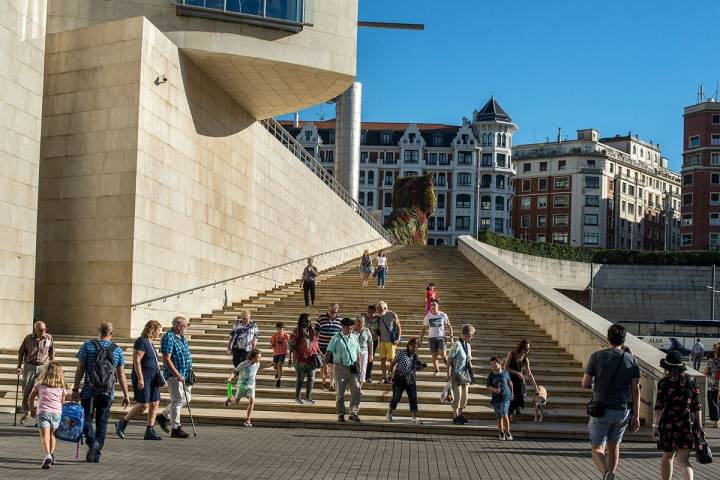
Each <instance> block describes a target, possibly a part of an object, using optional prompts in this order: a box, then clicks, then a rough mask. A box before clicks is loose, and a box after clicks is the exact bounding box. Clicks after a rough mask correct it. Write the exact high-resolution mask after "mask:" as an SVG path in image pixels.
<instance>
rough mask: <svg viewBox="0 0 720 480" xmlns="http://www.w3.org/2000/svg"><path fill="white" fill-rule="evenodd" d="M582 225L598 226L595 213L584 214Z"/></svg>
mask: <svg viewBox="0 0 720 480" xmlns="http://www.w3.org/2000/svg"><path fill="white" fill-rule="evenodd" d="M583 220H584V223H585V225H597V224H598V216H597V214H595V213H586V214H585V215H584V218H583Z"/></svg>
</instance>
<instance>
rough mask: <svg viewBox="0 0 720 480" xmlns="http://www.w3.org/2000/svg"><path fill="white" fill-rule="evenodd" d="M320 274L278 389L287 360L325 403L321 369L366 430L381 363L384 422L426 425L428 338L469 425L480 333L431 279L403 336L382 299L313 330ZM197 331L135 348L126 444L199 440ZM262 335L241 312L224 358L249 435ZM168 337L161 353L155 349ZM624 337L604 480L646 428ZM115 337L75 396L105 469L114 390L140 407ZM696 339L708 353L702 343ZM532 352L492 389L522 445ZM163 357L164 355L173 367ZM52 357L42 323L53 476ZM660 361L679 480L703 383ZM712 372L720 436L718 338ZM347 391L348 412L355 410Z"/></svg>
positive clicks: (595, 394) (379, 260) (595, 422)
mask: <svg viewBox="0 0 720 480" xmlns="http://www.w3.org/2000/svg"><path fill="white" fill-rule="evenodd" d="M370 258H371V257H370V255H369V253H368V252H367V251H366V252H365V253H364V254H363V257H362V259H361V264H360V273H361V275H362V286H363V287H365V286H367V283H368V279H369V276H370V275H371V274H372V275H374V276H376V277H377V279H378V286H379V287H380V288H384V286H385V278H386V275H387V267H388V264H387V257H386V256H385V255H384V253H383V252H380V253H379V254H378V255H377V257H376V258H375V262H374V263H375V266H374V267H373V262H372V261H371V260H370ZM318 276H319V272H318V270H317V268H316V267H314V266H313V263H312V259H308V263H307V267H305V269H304V271H303V274H302V290H303V296H304V300H305V306H306V311H304V312H302V313H301V314H300V315H299V317H298V320H297V325H296V326H295V327H294V328H292V329H291V330H290V331H288V332H286V331H285V328H284V324H283V322H277V323H276V326H275V332H274V334H273V335H272V336H271V337H270V346H271V348H272V369H273V371H274V375H275V380H276V383H275V386H276V387H278V388H280V387H281V386H282V383H281V381H282V376H283V367H284V365H285V362H286V360H288V363H289V365H291V366H293V367H294V370H295V374H296V381H295V402H296V403H297V404H299V405H313V404H315V403H316V402H315V400H314V399H313V397H312V393H313V387H314V382H315V375H316V372H317V371H320V375H321V379H322V386H323V389H324V390H329V391H331V392H333V391H334V392H335V410H336V414H337V419H338V421H339V422H346V419H347V420H348V421H350V422H361V418H360V407H361V402H362V397H363V384H365V383H371V382H372V372H373V364H374V358H375V357H376V355H377V357H378V358H379V360H380V370H381V372H380V373H381V374H380V376H379V377H380V382H382V383H384V384H390V385H391V390H392V396H391V399H390V401H389V405H388V409H387V412H386V415H385V418H386V420H387V421H389V422H394V421H396V410H397V407H398V404H399V403H400V401H401V399H402V397H403V395H406V396H407V400H408V403H409V411H410V421H411V422H412V423H414V424H417V425H420V424H423V420H422V419H421V418H420V406H419V402H418V386H417V372H418V371H421V370H423V369H425V368H427V366H428V364H427V363H425V362H422V361H420V356H419V354H418V349H419V348H421V347H422V346H423V341H424V340H425V338H426V336H427V340H428V347H429V352H430V359H431V362H432V365H433V370H434V375H441V374H443V375H444V378H445V380H446V387H445V389H444V390H443V394H442V396H441V397H442V398H441V400H442V401H443V402H444V403H447V404H449V405H450V407H451V410H452V417H451V418H452V423H453V424H455V425H464V424H466V423H468V419H467V418H466V415H465V410H466V408H467V405H468V403H469V394H470V386H471V385H473V384H475V373H474V368H475V367H474V365H473V353H472V347H471V342H472V339H473V337H474V335H475V327H474V326H473V325H470V324H464V325H462V327H461V328H460V335H459V337H457V338H456V337H455V334H454V331H453V326H452V324H451V322H450V318H449V316H448V315H447V314H446V313H445V312H443V311H441V310H440V299H439V295H438V292H437V289H436V288H435V285H434V284H432V283H430V284H429V285H428V286H427V289H426V292H425V293H426V295H425V302H424V305H423V306H424V311H425V316H424V319H423V323H422V328H421V331H420V335H419V339H418V338H416V337H411V338H407V339H405V340H403V337H402V325H401V321H400V319H399V317H398V315H397V314H396V313H395V312H393V311H392V310H390V309H389V307H388V305H387V303H386V302H385V301H379V302H377V303H376V304H371V305H369V306H368V307H367V310H366V311H365V312H363V313H361V314H358V315H355V316H354V317H349V316H345V317H343V316H341V315H340V306H339V305H338V304H337V303H333V304H331V305H330V306H329V308H328V310H327V313H325V314H322V315H320V316H319V317H318V318H317V321H316V322H315V323H314V324H313V321H312V318H311V317H310V314H309V313H308V312H307V309H308V308H309V307H311V306H313V305H314V302H315V287H316V285H315V282H316V278H317V277H318ZM188 324H189V323H188V320H187V319H186V318H184V317H181V316H178V317H175V318H174V319H173V320H172V326H171V328H170V329H169V330H168V331H167V332H165V333H164V334H162V326H161V324H160V323H159V322H157V321H154V320H151V321H149V322H147V324H146V325H145V327H144V329H143V331H142V333H141V335H140V336H139V337H138V338H137V339H136V340H135V342H134V345H133V350H132V371H131V375H130V378H131V385H132V389H133V401H134V406H133V407H132V408H130V409H129V410H128V411H127V412H126V413H125V415H124V416H123V417H122V418H121V419H119V420H118V421H117V422H116V423H115V433H116V434H117V436H118V437H120V438H125V434H126V431H127V428H128V425H129V423H130V421H131V420H132V419H133V418H135V417H137V416H139V415H141V414H143V413H145V412H146V415H147V421H146V429H145V432H144V439H146V440H162V437H161V436H160V435H159V434H158V432H157V431H156V430H155V423H156V422H157V423H158V424H159V426H160V428H162V430H163V431H164V432H166V433H169V434H170V436H171V438H187V437H188V436H189V435H188V433H186V432H185V431H184V430H183V428H182V423H181V409H182V408H183V407H184V406H187V407H188V408H189V406H190V401H191V394H192V385H193V384H194V383H195V375H194V372H193V360H192V354H191V352H190V345H189V343H188V340H187V338H186V336H185V332H186V330H187V328H188ZM161 334H162V336H161ZM260 336H261V332H260V329H259V327H258V325H257V324H256V323H255V322H254V321H253V320H252V318H251V312H250V311H249V310H245V311H242V312H240V314H239V315H238V317H237V321H236V322H235V323H234V325H233V326H232V328H231V331H230V334H229V336H228V343H227V352H228V354H229V355H231V356H232V364H233V369H232V372H231V373H230V374H229V376H228V378H227V382H228V388H227V397H226V400H225V406H226V407H230V406H231V405H232V404H233V403H235V404H237V403H239V402H240V401H241V400H243V399H247V402H248V403H247V409H246V413H245V421H244V425H245V426H247V427H252V414H253V410H254V407H255V396H256V383H257V375H258V372H259V370H260V368H261V361H262V353H261V352H260V350H259V349H258V341H259V339H260ZM159 337H161V339H160V348H159V353H158V351H157V350H156V349H155V346H154V345H153V342H154V341H155V340H157V339H158V338H159ZM625 337H626V332H625V329H624V327H622V326H621V325H612V326H611V327H610V328H609V330H608V332H607V342H608V344H609V347H608V348H606V349H603V350H600V351H598V352H595V353H593V354H592V355H591V356H590V358H589V359H588V361H587V363H586V368H585V373H584V376H583V378H582V382H581V384H582V386H583V387H584V388H588V389H592V396H591V401H590V403H589V404H588V415H589V422H588V434H589V437H590V444H591V458H592V461H593V462H594V464H595V465H596V467H597V469H598V471H599V473H600V475H601V476H602V478H603V480H612V479H614V478H615V473H616V471H617V468H618V464H619V461H620V445H621V443H622V439H623V436H624V434H625V432H626V430H627V429H628V428H630V429H631V430H633V431H636V430H638V428H639V426H640V413H639V412H640V386H639V382H640V369H639V366H638V363H637V360H636V359H635V357H634V356H633V355H632V353H631V352H630V351H629V349H627V348H626V347H625V346H624V343H625ZM112 338H113V325H112V324H111V323H107V322H104V323H101V324H100V326H99V329H98V337H97V338H96V339H91V340H87V341H86V342H84V343H83V344H82V346H81V347H80V349H79V350H78V352H77V354H76V358H77V360H78V364H77V367H76V370H75V375H74V382H73V385H72V395H71V398H72V401H73V402H79V403H80V405H81V406H82V409H83V410H84V415H85V422H84V424H83V435H84V437H85V440H86V445H87V447H88V449H87V452H86V456H85V459H86V460H87V461H88V462H96V463H98V462H100V459H101V456H102V452H103V447H104V445H105V437H106V433H107V424H108V417H109V413H110V409H111V406H112V405H113V403H114V400H115V391H116V385H118V384H119V386H120V390H121V391H122V400H121V405H122V407H123V408H126V407H128V406H129V403H130V399H129V392H128V385H127V382H126V377H125V371H124V366H125V362H126V360H125V353H124V352H123V350H122V349H121V348H119V347H118V346H117V345H116V344H115V343H114V342H113V340H112ZM448 340H449V341H448ZM698 344H700V347H697V345H698ZM530 347H531V346H530V343H529V341H528V340H526V339H524V340H522V341H520V342H519V343H518V345H517V347H516V348H514V349H513V350H511V351H510V352H509V353H508V354H507V356H506V357H505V358H504V359H503V358H502V357H500V356H492V357H491V358H490V360H489V365H488V368H489V372H488V374H487V377H486V383H485V387H486V388H487V392H488V393H489V394H490V401H489V405H490V406H491V407H492V409H493V410H494V412H495V417H496V420H497V428H498V438H499V439H500V440H513V435H512V433H511V422H512V421H514V420H517V418H518V415H520V414H521V413H522V409H523V408H525V397H526V395H527V383H530V384H531V385H532V387H533V390H534V392H535V395H536V398H537V396H544V398H546V397H547V390H546V389H545V388H544V387H540V386H539V385H538V384H537V382H536V380H535V377H534V375H533V373H532V370H531V366H530V358H529V355H530V350H531V348H530ZM695 347H697V348H693V351H692V356H691V358H692V360H693V366H694V367H695V368H696V369H699V368H700V367H701V362H702V358H698V355H697V354H698V353H699V352H701V351H703V352H704V347H703V346H702V344H701V343H700V341H699V339H698V341H697V342H696V345H695ZM701 348H702V350H701ZM696 350H697V351H696ZM159 355H162V364H161V363H160V359H159ZM54 357H55V347H54V344H53V338H52V336H51V335H50V334H48V333H47V327H46V325H45V324H44V323H43V322H40V321H38V322H36V323H35V325H34V328H33V333H31V334H30V335H28V336H26V337H25V338H24V339H23V341H22V344H21V346H20V348H19V350H18V362H17V374H18V379H19V378H20V375H21V374H22V406H21V409H22V412H23V416H22V418H21V420H20V422H21V424H24V423H26V421H27V419H28V416H29V415H32V416H33V417H35V418H36V421H37V427H38V429H39V432H40V438H41V444H42V449H43V455H44V457H43V461H42V464H41V465H42V468H43V469H47V468H50V466H51V465H53V464H54V463H55V456H54V452H55V437H54V435H53V433H54V432H55V431H56V430H57V429H58V426H59V422H60V418H61V411H62V405H63V403H64V401H65V383H64V379H63V369H62V366H61V365H60V363H58V362H56V361H55V360H54ZM440 362H442V366H441V363H440ZM660 366H661V368H663V369H664V370H665V372H666V376H665V377H664V378H663V379H662V380H661V381H660V382H659V384H658V388H657V399H656V404H655V412H656V414H655V421H654V435H655V438H656V440H657V446H658V449H659V450H661V451H662V452H663V453H662V463H661V478H662V479H668V480H669V479H670V478H671V477H672V474H673V462H674V461H675V462H677V465H678V466H679V470H680V474H681V475H682V477H683V478H685V479H692V478H693V470H692V467H691V465H690V451H691V450H692V448H693V446H694V442H695V441H696V439H695V436H694V434H693V432H694V431H696V430H697V429H698V428H702V415H700V414H699V412H701V408H700V407H701V401H702V398H701V395H700V390H699V388H698V386H697V384H696V383H695V380H694V379H693V377H691V376H689V375H687V373H686V367H685V364H684V362H683V358H682V355H681V354H680V353H678V352H671V353H669V354H668V355H667V357H666V358H665V359H664V360H663V361H662V362H661V364H660ZM441 372H442V373H441ZM703 373H704V374H705V375H706V376H707V403H708V410H709V415H710V420H711V422H712V425H713V426H715V427H716V428H720V411H719V409H720V386H719V384H720V343H718V344H717V345H713V349H712V355H711V358H710V359H709V360H708V362H707V365H706V367H705V368H704V370H703ZM233 383H234V385H233ZM164 387H166V388H167V390H168V393H169V396H170V402H169V405H168V406H167V408H166V409H165V410H164V411H163V412H162V413H158V410H159V403H160V390H161V389H162V388H164ZM303 388H304V395H302V393H303ZM347 393H349V404H347V403H346V400H347V399H346V396H347V395H346V394H347ZM36 401H37V406H35V402H36ZM346 405H347V406H346ZM513 417H514V418H513ZM193 429H194V426H193Z"/></svg>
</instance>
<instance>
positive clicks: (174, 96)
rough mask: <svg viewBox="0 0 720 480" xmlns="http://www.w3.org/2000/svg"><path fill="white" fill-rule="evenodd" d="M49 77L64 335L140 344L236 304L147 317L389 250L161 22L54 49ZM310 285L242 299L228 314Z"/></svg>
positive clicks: (98, 31)
mask: <svg viewBox="0 0 720 480" xmlns="http://www.w3.org/2000/svg"><path fill="white" fill-rule="evenodd" d="M47 61H48V65H49V67H50V66H52V70H51V71H50V72H48V74H49V75H48V80H47V85H48V92H47V96H46V100H45V101H46V104H47V105H48V108H47V110H46V113H45V115H46V118H45V125H46V126H47V128H46V130H45V131H44V141H45V143H47V144H48V145H49V146H52V148H50V147H49V148H48V149H47V151H44V156H43V168H42V169H41V177H42V182H43V186H46V185H47V188H44V189H42V190H41V198H42V202H41V207H40V213H41V223H40V234H41V236H42V250H43V253H42V259H41V260H42V264H41V266H40V268H39V275H38V281H39V287H38V301H39V303H40V308H41V310H42V311H43V314H44V315H46V316H47V317H48V318H49V319H51V321H52V322H53V323H54V326H55V328H56V330H62V331H66V332H73V333H86V334H91V333H93V332H94V330H95V329H96V325H97V323H98V322H99V321H100V320H104V319H105V320H111V321H114V322H115V324H116V329H117V331H118V334H119V335H130V334H131V333H132V334H134V333H137V332H138V330H139V329H140V328H141V327H142V325H143V324H144V322H145V321H146V320H148V319H151V318H152V319H158V320H161V321H162V322H163V323H165V324H167V323H168V322H169V320H170V319H171V317H172V315H175V314H185V315H197V314H199V313H203V312H209V311H210V310H212V309H213V308H219V307H220V306H221V305H222V297H223V294H224V289H222V288H216V289H207V290H206V291H204V292H196V293H194V294H193V295H183V296H181V297H180V298H175V297H173V298H171V299H170V300H168V301H167V302H164V303H163V302H156V303H154V304H153V305H152V306H151V307H150V308H139V309H137V310H131V309H130V307H129V306H130V305H131V304H132V303H136V302H139V301H142V300H146V299H149V298H153V297H156V296H160V295H164V294H168V293H172V292H175V291H180V290H183V289H186V288H191V287H194V286H197V285H202V284H205V283H210V282H212V281H217V280H221V279H223V278H228V277H231V276H235V275H239V274H242V273H247V272H252V271H256V270H260V269H262V268H265V267H269V266H272V265H276V264H281V263H284V262H287V261H289V260H294V259H298V258H302V257H304V256H307V255H314V254H316V253H320V252H324V251H328V250H333V249H336V248H340V247H344V246H347V245H354V244H358V243H361V242H369V243H367V244H366V245H364V246H363V247H355V248H354V249H346V250H343V251H342V252H338V253H337V254H335V255H333V256H328V257H325V258H323V260H322V262H321V263H320V265H319V266H320V268H326V267H329V266H331V265H334V264H337V263H339V262H341V261H345V260H348V259H350V258H354V257H356V256H358V255H359V254H360V253H361V252H362V250H361V249H362V248H369V249H371V250H372V249H377V248H382V247H384V246H386V245H387V242H386V241H385V240H380V239H379V234H378V233H377V232H376V231H375V230H373V229H372V228H371V227H370V226H369V225H368V224H367V223H365V222H364V221H363V220H362V218H361V217H360V216H359V215H356V214H355V213H354V212H353V211H352V210H351V209H350V208H349V207H348V206H347V205H346V204H345V203H344V202H343V201H342V200H341V199H340V198H339V197H337V195H335V194H334V193H333V192H332V191H331V190H330V189H329V188H328V187H327V186H326V185H324V184H323V183H322V182H321V181H320V180H319V179H318V178H317V177H316V176H315V175H314V174H313V173H312V172H310V171H309V170H308V169H307V167H305V166H304V165H303V164H302V163H301V162H300V161H299V160H298V159H297V158H296V157H295V156H294V155H293V154H291V153H290V152H289V151H287V149H285V147H283V146H282V145H281V144H280V143H279V142H277V141H276V140H275V139H274V137H272V135H270V134H269V133H268V132H267V131H266V130H265V129H264V128H263V127H262V126H261V125H260V124H258V123H254V122H253V120H252V118H250V116H249V115H248V114H247V113H246V112H244V111H243V109H242V108H241V107H240V106H239V105H238V104H237V103H235V102H234V101H233V99H232V98H231V97H229V96H228V95H227V94H226V93H224V92H223V91H222V90H221V89H218V88H217V86H216V84H215V83H213V82H212V81H211V80H210V79H209V77H208V76H207V75H206V74H205V73H204V72H203V71H202V70H200V69H199V68H198V67H197V66H195V65H194V64H193V63H192V62H191V61H190V60H189V59H188V58H187V57H185V56H184V55H183V54H182V53H181V52H179V51H178V48H177V46H176V45H175V44H174V43H173V42H172V41H170V40H169V39H168V38H167V37H166V36H165V35H164V34H163V33H162V32H160V31H159V30H158V29H157V28H156V27H155V26H154V25H153V24H152V23H151V22H149V21H148V20H147V19H144V18H134V19H128V20H121V21H118V22H111V23H106V24H98V25H93V26H90V27H87V28H83V29H78V30H74V31H68V32H62V33H58V34H53V35H49V36H48V57H47ZM160 74H163V75H165V76H166V77H167V82H164V83H159V84H156V83H155V82H154V80H155V79H156V78H157V77H158V76H159V75H160ZM66 77H70V78H71V79H74V80H73V81H69V80H68V82H67V87H63V88H75V89H76V90H75V91H73V92H72V93H71V94H70V96H68V93H66V92H64V91H62V90H61V89H60V85H66V84H65V83H63V81H64V80H63V79H64V78H66ZM54 82H57V86H56V85H55V83H54ZM73 85H77V86H76V87H72V86H73ZM238 131H239V133H234V132H238ZM300 272H301V270H299V269H284V270H278V271H276V272H275V273H273V274H272V275H265V276H263V277H265V278H261V277H253V278H252V279H250V280H248V281H246V282H243V284H242V285H240V284H238V283H237V282H236V284H229V285H228V286H227V287H228V294H229V300H230V301H233V300H235V301H237V300H241V299H242V298H244V297H247V296H249V295H250V294H252V293H254V292H256V291H258V290H265V289H267V288H272V287H273V286H274V284H275V283H284V282H287V281H290V280H292V279H294V278H297V277H298V276H299V274H300Z"/></svg>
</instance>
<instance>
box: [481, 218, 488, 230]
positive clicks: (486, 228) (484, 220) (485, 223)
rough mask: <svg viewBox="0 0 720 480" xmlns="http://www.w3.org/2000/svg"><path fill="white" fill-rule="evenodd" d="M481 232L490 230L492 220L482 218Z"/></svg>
mask: <svg viewBox="0 0 720 480" xmlns="http://www.w3.org/2000/svg"><path fill="white" fill-rule="evenodd" d="M480 230H490V219H489V218H481V219H480Z"/></svg>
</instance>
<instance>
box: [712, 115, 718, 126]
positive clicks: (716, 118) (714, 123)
mask: <svg viewBox="0 0 720 480" xmlns="http://www.w3.org/2000/svg"><path fill="white" fill-rule="evenodd" d="M712 123H713V125H720V115H713V116H712Z"/></svg>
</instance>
